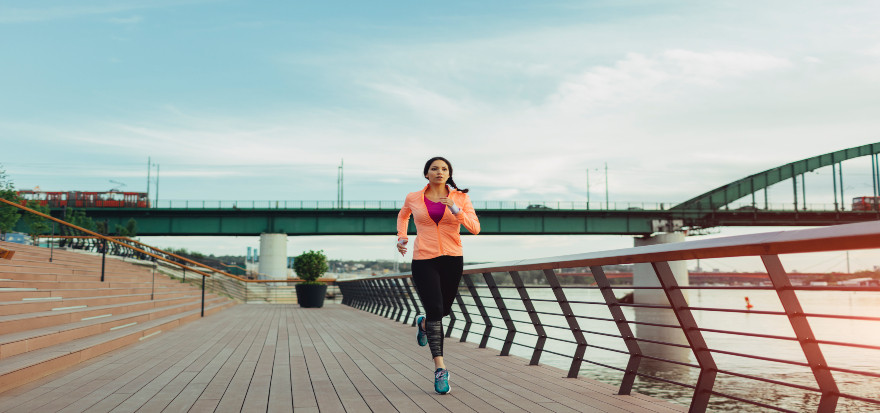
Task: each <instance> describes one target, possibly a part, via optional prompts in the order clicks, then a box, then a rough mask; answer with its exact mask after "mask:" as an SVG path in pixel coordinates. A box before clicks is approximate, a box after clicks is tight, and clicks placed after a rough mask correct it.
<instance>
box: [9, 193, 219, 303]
mask: <svg viewBox="0 0 880 413" xmlns="http://www.w3.org/2000/svg"><path fill="white" fill-rule="evenodd" d="M0 202H2V203H4V204H7V205H11V206H13V207H16V208H18V209H21V210H23V211H25V212H29V213H31V214H34V215H37V216H39V217H43V218H46V219H49V220H51V221H53V222H57V223H59V224H61V225H64V226H66V227H69V228H73V229H76V230H78V231H81V232H84V233H86V234H90V235H92V236H93V237H96V238H99V239H102V240H104V248H103V252H102V258H101V281H102V282H103V281H104V263H105V259H106V254H107V248H106V243H107V241H110V242H113V243H115V244H118V245H120V246H122V247H123V248H128V249H131V250H134V251H137V252H139V253H142V254H145V255H147V256H150V257H153V258H155V259H157V260H161V261H164V262H168V263H171V264H173V265H177V266H179V267H180V268H182V269H183V270H184V271H186V270H187V269H189V270H190V271H192V272H194V273H196V274H199V275H201V276H202V299H201V316H202V317H204V316H205V278H207V277H210V276H211V275H210V274H208V273H205V272H203V271H199V270H197V269H195V268H190V267H187V266H186V265H183V264H181V263H179V262H175V261H172V260H169V259H167V258H165V257H161V256H159V255H156V254H153V253H150V252H147V251H145V250H143V249H140V248H137V247H134V246H131V245H128V244H125V243H123V242H120V241H119V240H116V239H114V237H108V236H105V235H101V234H99V233H97V232H94V231H91V230H88V229H85V228H82V227H80V226H77V225H73V224H71V223H69V222H67V221H64V220H61V219H58V218H55V217H53V216H50V215H47V214H44V213H42V212H39V211H35V210H33V209H31V208H28V207H26V206H24V205H21V204H19V203H15V202H12V201H9V200H6V199H3V198H0ZM141 245H146V244H141ZM150 248H153V247H150ZM153 282H154V283H155V277H154V278H153ZM150 299H151V300H152V299H153V295H151V296H150Z"/></svg>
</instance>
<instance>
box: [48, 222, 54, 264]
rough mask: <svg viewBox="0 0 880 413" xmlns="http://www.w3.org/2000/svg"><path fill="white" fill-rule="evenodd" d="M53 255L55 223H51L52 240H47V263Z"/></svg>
mask: <svg viewBox="0 0 880 413" xmlns="http://www.w3.org/2000/svg"><path fill="white" fill-rule="evenodd" d="M54 255H55V223H54V222H53V223H52V238H49V262H52V258H53V257H54Z"/></svg>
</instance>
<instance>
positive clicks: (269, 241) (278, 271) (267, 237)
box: [259, 233, 287, 280]
mask: <svg viewBox="0 0 880 413" xmlns="http://www.w3.org/2000/svg"><path fill="white" fill-rule="evenodd" d="M259 272H260V276H259V278H260V279H276V280H284V279H287V234H266V233H263V234H260V269H259Z"/></svg>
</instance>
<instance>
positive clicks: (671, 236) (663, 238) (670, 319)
mask: <svg viewBox="0 0 880 413" xmlns="http://www.w3.org/2000/svg"><path fill="white" fill-rule="evenodd" d="M672 242H684V234H682V233H679V232H675V233H662V234H657V235H653V236H650V237H644V238H636V239H635V246H636V247H641V246H646V245H655V244H668V243H672ZM669 267H670V268H671V269H672V273H673V275H674V276H675V281H676V283H677V284H678V285H679V286H682V287H686V286H688V285H690V283H689V281H688V270H687V263H686V262H685V261H672V262H670V263H669ZM633 287H658V288H657V289H635V290H633V302H634V303H635V304H649V305H662V306H669V305H670V304H669V300H668V299H667V298H666V294H665V293H664V292H663V290H662V289H660V288H659V287H660V280H659V278H658V277H657V274H656V273H655V272H654V268H653V267H652V266H651V264H650V263H639V264H635V265H634V268H633ZM681 293H682V294H683V295H684V298H685V299H686V300H687V299H688V290H681ZM635 315H636V321H637V322H643V323H651V324H662V325H672V326H678V325H679V324H678V320H677V318H676V317H675V313H674V312H673V311H672V310H665V309H657V308H639V307H636V308H635ZM635 330H636V337H639V338H643V339H649V340H655V341H659V342H664V343H674V344H683V345H685V346H687V344H688V343H687V338H686V337H685V335H684V334H683V333H682V331H681V329H680V328H669V327H659V326H655V325H644V324H636V325H635ZM639 346H640V347H641V349H642V353H643V354H645V355H648V356H653V357H659V358H663V359H667V360H675V361H681V362H687V361H688V359H689V355H690V354H691V351H690V349H688V348H686V347H685V348H681V347H674V346H667V345H662V344H655V343H650V342H644V341H643V342H640V343H639ZM641 365H642V368H643V369H644V368H647V369H651V367H652V366H656V368H658V369H662V370H664V371H667V372H668V371H670V370H674V369H675V367H676V365H674V364H669V363H663V362H657V361H655V360H651V359H648V358H643V359H642V364H641ZM679 367H681V366H679Z"/></svg>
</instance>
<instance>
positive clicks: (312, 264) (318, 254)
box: [293, 250, 330, 308]
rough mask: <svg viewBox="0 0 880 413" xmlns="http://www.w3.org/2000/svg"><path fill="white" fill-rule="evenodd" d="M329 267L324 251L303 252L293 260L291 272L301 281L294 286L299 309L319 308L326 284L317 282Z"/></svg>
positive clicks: (322, 303)
mask: <svg viewBox="0 0 880 413" xmlns="http://www.w3.org/2000/svg"><path fill="white" fill-rule="evenodd" d="M329 268H330V267H329V266H328V265H327V256H326V255H324V251H323V250H321V251H308V252H303V253H302V254H300V255H299V256H298V257H296V258H294V260H293V271H295V272H296V276H297V277H299V278H300V279H302V280H303V281H302V282H301V283H299V284H297V285H296V300H297V302H299V306H300V307H306V308H321V307H323V306H324V295H325V294H327V284H324V283H322V282H319V281H317V280H318V278H319V277H321V276H322V275H324V273H325V272H327V270H328V269H329Z"/></svg>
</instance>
